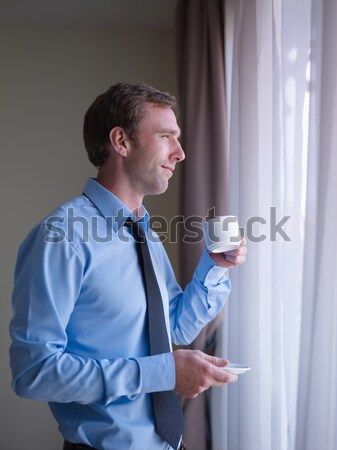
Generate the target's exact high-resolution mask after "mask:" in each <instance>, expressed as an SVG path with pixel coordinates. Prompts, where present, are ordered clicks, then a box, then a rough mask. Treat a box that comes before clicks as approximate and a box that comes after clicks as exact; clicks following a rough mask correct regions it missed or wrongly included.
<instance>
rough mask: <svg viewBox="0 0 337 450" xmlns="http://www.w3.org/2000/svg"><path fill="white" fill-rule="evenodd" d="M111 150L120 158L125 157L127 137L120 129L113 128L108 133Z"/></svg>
mask: <svg viewBox="0 0 337 450" xmlns="http://www.w3.org/2000/svg"><path fill="white" fill-rule="evenodd" d="M109 139H110V144H111V145H112V148H113V149H114V150H115V152H116V153H118V154H119V155H121V156H127V154H128V149H129V141H130V139H129V137H128V135H127V134H126V132H125V131H124V130H123V128H121V127H114V128H113V129H112V130H111V131H110V133H109Z"/></svg>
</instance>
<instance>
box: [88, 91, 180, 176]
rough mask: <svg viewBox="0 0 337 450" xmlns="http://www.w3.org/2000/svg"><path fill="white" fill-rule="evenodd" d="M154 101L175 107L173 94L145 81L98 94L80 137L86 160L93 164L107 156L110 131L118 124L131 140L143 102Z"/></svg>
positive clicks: (98, 164)
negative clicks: (82, 140) (86, 156)
mask: <svg viewBox="0 0 337 450" xmlns="http://www.w3.org/2000/svg"><path fill="white" fill-rule="evenodd" d="M146 102H150V103H156V104H158V105H162V106H168V107H170V108H172V109H173V110H175V108H176V106H177V102H176V99H175V97H173V96H172V95H170V94H169V93H167V92H161V91H158V90H157V89H155V88H153V87H152V86H148V85H146V84H128V83H117V84H116V85H114V86H111V87H110V88H109V89H108V90H107V91H106V92H104V93H103V94H101V95H99V96H98V97H97V98H96V100H95V101H94V102H93V103H92V105H91V106H90V107H89V109H88V111H87V112H86V114H85V117H84V125H83V138H84V144H85V148H86V150H87V153H88V157H89V160H90V161H91V162H92V164H93V165H94V166H95V167H100V166H102V165H103V164H104V163H105V161H106V160H107V158H108V152H107V148H106V144H107V143H108V142H109V134H110V131H111V130H112V129H113V128H114V127H121V128H123V129H124V131H125V132H126V133H127V134H128V136H129V137H130V138H131V139H132V138H133V137H134V136H135V134H136V132H137V129H138V125H139V122H140V120H141V118H142V106H143V104H144V103H146Z"/></svg>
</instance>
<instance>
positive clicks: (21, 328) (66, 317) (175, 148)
mask: <svg viewBox="0 0 337 450" xmlns="http://www.w3.org/2000/svg"><path fill="white" fill-rule="evenodd" d="M175 106H176V105H175V99H174V97H172V96H170V95H169V94H167V93H163V92H160V91H158V90H156V89H154V88H152V87H150V86H146V85H129V84H125V83H118V84H117V85H115V86H112V87H111V88H110V89H109V90H108V91H107V92H105V93H104V94H102V95H100V96H99V97H98V98H97V99H96V100H95V101H94V103H93V104H92V105H91V106H90V108H89V110H88V111H87V113H86V116H85V121H84V141H85V146H86V149H87V152H88V156H89V159H90V161H91V162H92V163H93V164H94V165H95V166H96V167H97V168H98V174H97V178H96V179H89V180H88V182H87V183H86V185H85V188H84V190H83V194H82V195H80V196H79V197H77V198H75V199H73V200H71V201H69V202H68V203H66V204H64V205H61V206H60V207H59V208H57V209H56V211H54V212H53V213H52V214H51V215H49V216H48V217H47V218H46V219H45V220H43V221H42V222H41V223H40V224H38V225H37V226H36V227H35V228H34V229H33V230H32V231H31V232H30V234H29V235H28V236H27V238H26V239H25V241H24V242H23V244H22V245H21V247H20V250H19V254H18V260H17V266H16V273H15V286H14V291H13V310H14V315H13V319H12V322H11V325H10V332H11V337H12V345H11V349H10V356H11V368H12V372H13V388H14V390H15V391H16V393H17V394H18V395H21V396H23V397H26V398H31V399H39V400H46V401H48V402H49V406H50V409H51V411H52V413H53V415H54V417H55V418H56V420H57V422H58V424H59V428H60V430H61V432H62V434H63V436H64V438H65V445H64V449H67V450H68V449H69V450H76V449H83V448H95V449H99V450H130V449H133V450H164V449H171V448H175V449H177V448H178V447H181V445H182V441H181V431H182V423H181V420H180V410H178V409H175V410H174V409H171V408H172V405H173V404H175V402H176V395H175V394H174V393H173V391H175V392H176V393H178V394H181V395H183V396H187V397H191V398H193V397H196V396H197V395H198V394H199V393H200V392H202V391H204V390H206V389H208V388H209V387H210V386H222V385H224V384H225V383H228V382H233V381H235V380H236V379H237V378H236V376H235V375H232V374H230V373H229V372H226V371H225V370H224V368H225V366H226V364H227V363H228V361H227V360H224V359H221V358H215V357H211V356H208V355H206V354H204V353H202V352H199V351H192V350H183V349H180V350H176V351H174V352H172V351H171V348H172V347H171V342H173V343H175V344H188V343H189V342H191V341H192V340H193V339H194V338H195V337H196V336H197V335H198V333H199V332H200V331H201V329H202V328H203V327H204V326H205V325H206V324H207V323H208V322H209V321H210V320H212V319H213V318H214V317H215V316H216V315H217V313H218V312H219V311H220V310H221V308H222V307H223V305H224V303H225V302H226V300H227V298H228V295H229V291H230V283H229V280H228V278H227V268H228V267H231V266H236V265H238V264H241V263H242V262H244V260H245V253H246V248H245V242H243V243H242V244H241V246H240V247H239V249H237V250H235V251H232V252H229V253H226V254H223V255H209V254H208V253H207V252H206V251H204V253H203V254H202V256H201V260H200V262H199V265H198V267H197V268H196V271H195V274H194V277H193V280H192V281H191V283H190V284H189V285H188V286H187V287H186V289H185V291H184V292H182V290H181V289H180V287H179V286H178V284H177V283H176V280H175V277H174V274H173V271H172V268H171V265H170V263H169V261H168V259H167V256H166V253H165V251H164V248H163V246H162V244H161V243H160V241H159V240H158V239H154V237H155V236H154V234H153V233H150V234H149V238H148V239H145V238H144V231H143V234H142V233H141V232H140V235H141V236H140V235H138V234H137V233H138V232H137V227H136V225H135V223H136V222H137V221H138V222H139V224H138V225H137V226H138V227H139V229H140V230H145V231H146V230H148V221H149V216H148V213H147V212H146V210H145V208H144V207H143V206H142V202H143V198H144V196H145V195H156V194H160V193H162V192H164V191H165V190H166V189H167V187H168V183H169V179H170V178H171V177H172V175H173V172H174V169H175V166H176V164H177V163H179V162H180V161H182V160H183V159H184V157H185V155H184V152H183V150H182V148H181V146H180V143H179V140H178V139H179V135H180V129H179V127H178V125H177V121H176V116H175V113H174V107H175ZM140 237H141V238H142V239H143V242H141V241H142V239H140ZM151 237H152V238H151ZM144 242H145V247H146V248H145V247H144V245H143V244H144ZM146 252H147V253H146ZM144 255H145V256H144ZM146 255H147V256H146ZM151 271H152V272H151ZM149 272H151V273H152V275H149ZM151 276H152V278H151V280H150V281H149V277H151ZM154 278H155V280H156V281H153V279H154ZM158 288H159V289H158ZM156 289H157V291H156V293H155V300H157V301H155V302H154V306H153V302H152V300H151V299H152V298H153V297H154V296H153V290H156ZM153 308H155V309H156V308H157V312H156V313H155V314H157V315H156V318H155V320H154V319H153ZM155 327H157V328H155ZM151 330H152V331H151ZM153 330H156V331H155V332H154V331H153ZM167 331H168V332H167ZM151 333H152V335H151ZM165 340H166V342H164V341H165ZM159 341H163V342H164V343H162V342H159ZM158 349H159V350H158ZM163 349H164V350H163ZM166 395H169V396H166ZM158 399H159V400H158ZM163 399H164V400H163ZM176 403H177V402H176ZM175 405H176V404H175ZM175 407H176V406H175ZM171 411H176V412H173V413H172V412H171ZM165 412H166V417H165ZM163 416H164V421H163V420H162V418H163ZM163 424H164V425H163ZM174 434H175V436H173V437H172V438H171V436H172V435H174ZM181 448H182V447H181Z"/></svg>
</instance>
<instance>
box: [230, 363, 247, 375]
mask: <svg viewBox="0 0 337 450" xmlns="http://www.w3.org/2000/svg"><path fill="white" fill-rule="evenodd" d="M250 369H251V367H249V366H245V365H243V364H232V363H230V364H228V366H226V367H224V370H226V371H227V372H230V373H234V374H235V375H240V374H241V373H245V372H247V371H248V370H250Z"/></svg>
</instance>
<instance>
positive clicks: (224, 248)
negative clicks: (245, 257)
mask: <svg viewBox="0 0 337 450" xmlns="http://www.w3.org/2000/svg"><path fill="white" fill-rule="evenodd" d="M241 242H242V239H241V241H239V242H235V243H232V244H226V243H221V242H218V243H215V244H211V245H209V246H208V247H207V250H208V251H209V252H211V253H226V252H230V251H231V250H235V249H237V248H238V247H240V244H241Z"/></svg>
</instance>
